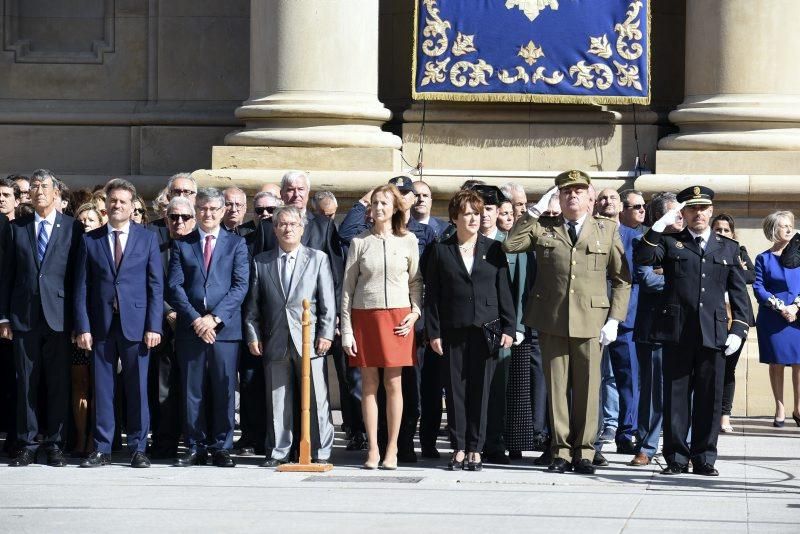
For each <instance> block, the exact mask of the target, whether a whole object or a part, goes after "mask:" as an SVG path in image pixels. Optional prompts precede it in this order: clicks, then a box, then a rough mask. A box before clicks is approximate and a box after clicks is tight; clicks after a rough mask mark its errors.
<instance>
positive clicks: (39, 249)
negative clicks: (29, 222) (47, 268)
mask: <svg viewBox="0 0 800 534" xmlns="http://www.w3.org/2000/svg"><path fill="white" fill-rule="evenodd" d="M45 224H48V223H47V221H46V220H42V222H41V223H39V235H38V236H36V254H37V256H38V257H39V263H40V264H41V263H42V260H44V253H45V252H47V242H48V240H49V239H50V238H49V237H47V230H45V227H44V225H45Z"/></svg>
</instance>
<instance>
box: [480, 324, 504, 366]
mask: <svg viewBox="0 0 800 534" xmlns="http://www.w3.org/2000/svg"><path fill="white" fill-rule="evenodd" d="M483 338H484V339H485V340H486V345H487V346H488V347H489V354H490V355H491V356H493V357H494V356H497V353H498V351H499V350H500V344H501V340H502V338H503V330H502V328H500V319H495V320H494V321H489V322H488V323H486V324H484V325H483Z"/></svg>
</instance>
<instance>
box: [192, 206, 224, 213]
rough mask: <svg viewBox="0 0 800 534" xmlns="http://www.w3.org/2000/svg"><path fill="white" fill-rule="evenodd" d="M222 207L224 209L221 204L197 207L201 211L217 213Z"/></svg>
mask: <svg viewBox="0 0 800 534" xmlns="http://www.w3.org/2000/svg"><path fill="white" fill-rule="evenodd" d="M221 209H222V207H221V206H201V207H199V208H197V211H199V212H201V213H216V212H218V211H219V210H221Z"/></svg>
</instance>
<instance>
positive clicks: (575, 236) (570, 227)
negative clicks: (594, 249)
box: [567, 221, 578, 245]
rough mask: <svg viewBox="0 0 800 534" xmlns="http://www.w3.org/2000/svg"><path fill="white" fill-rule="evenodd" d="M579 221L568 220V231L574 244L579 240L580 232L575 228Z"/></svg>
mask: <svg viewBox="0 0 800 534" xmlns="http://www.w3.org/2000/svg"><path fill="white" fill-rule="evenodd" d="M576 225H577V223H576V222H575V221H567V226H568V228H567V233H568V234H569V240H570V241H572V244H573V245H574V244H575V243H577V242H578V232H577V231H576V230H575V226H576Z"/></svg>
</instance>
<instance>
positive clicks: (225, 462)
mask: <svg viewBox="0 0 800 534" xmlns="http://www.w3.org/2000/svg"><path fill="white" fill-rule="evenodd" d="M214 465H215V466H217V467H236V462H235V461H234V460H233V458H231V452H230V451H229V450H226V449H221V450H218V451H217V452H215V453H214Z"/></svg>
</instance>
